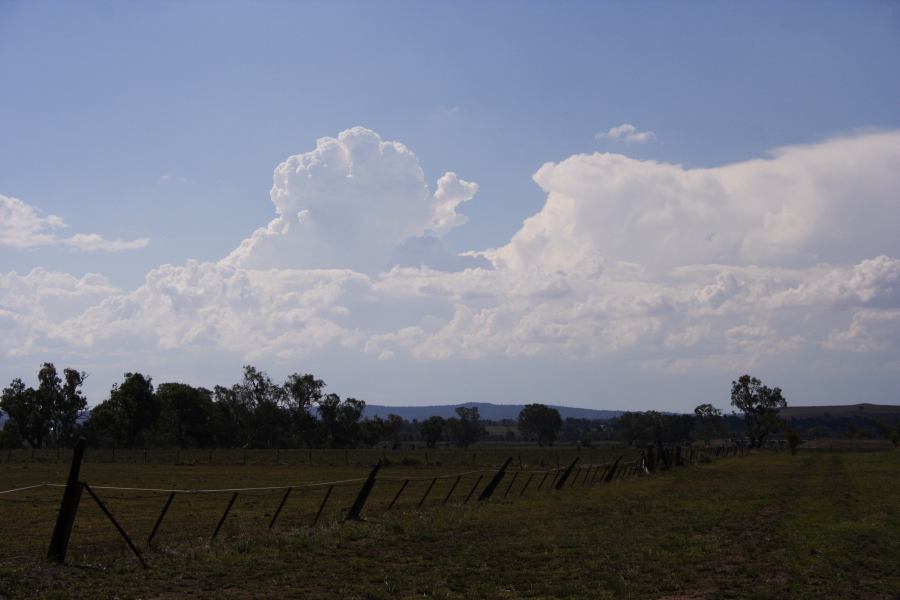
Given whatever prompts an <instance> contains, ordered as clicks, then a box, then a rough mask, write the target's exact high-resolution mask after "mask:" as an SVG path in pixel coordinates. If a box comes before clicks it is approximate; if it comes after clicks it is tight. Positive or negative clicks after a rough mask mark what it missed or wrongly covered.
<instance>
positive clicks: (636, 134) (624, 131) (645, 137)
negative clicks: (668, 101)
mask: <svg viewBox="0 0 900 600" xmlns="http://www.w3.org/2000/svg"><path fill="white" fill-rule="evenodd" d="M594 139H597V140H604V139H606V140H614V141H621V142H626V143H628V144H643V143H646V142H652V141H653V140H655V139H656V134H655V133H653V132H652V131H638V129H637V127H635V126H634V125H632V124H631V123H622V124H621V125H618V126H616V127H613V128H612V129H610V130H609V131H606V132H602V131H601V132H599V133H596V134H595V135H594Z"/></svg>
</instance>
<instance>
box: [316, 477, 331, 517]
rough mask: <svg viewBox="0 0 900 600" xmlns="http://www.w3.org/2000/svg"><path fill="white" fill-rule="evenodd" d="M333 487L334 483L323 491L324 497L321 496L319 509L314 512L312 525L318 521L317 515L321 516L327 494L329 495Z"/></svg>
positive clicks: (326, 500)
mask: <svg viewBox="0 0 900 600" xmlns="http://www.w3.org/2000/svg"><path fill="white" fill-rule="evenodd" d="M333 489H334V484H332V485H329V486H328V491H327V492H325V497H324V498H322V504H320V505H319V511H318V512H317V513H316V518H315V519H313V525H315V524H316V523H318V522H319V517H320V516H322V511H323V510H324V509H325V503H326V502H328V498H329V496H331V491H332V490H333Z"/></svg>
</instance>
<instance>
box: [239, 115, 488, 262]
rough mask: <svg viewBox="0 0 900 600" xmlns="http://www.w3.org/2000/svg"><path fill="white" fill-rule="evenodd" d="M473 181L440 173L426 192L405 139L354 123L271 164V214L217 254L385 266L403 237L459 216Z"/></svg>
mask: <svg viewBox="0 0 900 600" xmlns="http://www.w3.org/2000/svg"><path fill="white" fill-rule="evenodd" d="M477 190H478V186H477V185H475V184H474V183H469V182H467V181H463V180H461V179H459V178H458V177H457V176H456V174H455V173H449V172H448V173H445V174H444V175H443V176H442V177H441V178H440V179H438V182H437V190H436V191H435V192H434V193H432V192H431V191H430V190H429V188H428V186H427V185H426V183H425V176H424V174H423V172H422V169H421V167H420V166H419V162H418V159H417V158H416V156H415V154H413V153H412V152H411V151H410V150H409V149H408V148H407V147H406V146H404V145H403V144H400V143H398V142H389V141H384V140H382V139H381V137H380V136H379V135H378V134H376V133H375V132H374V131H371V130H368V129H365V128H362V127H354V128H353V129H348V130H346V131H343V132H341V133H340V134H339V135H338V136H337V138H331V137H325V138H321V139H319V140H318V141H317V142H316V148H315V149H314V150H311V151H310V152H307V153H305V154H298V155H295V156H291V157H290V158H288V159H287V160H285V161H284V162H283V163H281V164H280V165H278V167H277V168H276V169H275V177H274V183H273V185H272V190H271V192H270V196H271V198H272V202H273V203H274V204H275V210H276V212H277V214H278V216H277V217H276V218H275V219H273V220H272V221H271V222H270V223H269V224H268V226H267V227H265V228H260V229H257V230H256V231H255V232H254V233H253V235H252V236H251V237H249V238H247V239H246V240H244V241H243V242H242V243H241V245H240V246H239V247H238V248H237V249H236V250H234V251H233V252H232V253H231V254H230V255H229V256H227V257H226V258H225V259H224V260H223V264H227V265H232V266H237V267H243V268H254V269H256V268H271V267H279V268H352V269H355V270H357V271H361V272H364V273H377V272H379V271H382V270H385V269H388V268H390V267H391V266H392V265H391V264H390V262H391V260H390V259H391V257H392V255H393V253H394V251H395V250H396V249H397V248H398V246H400V245H401V244H403V243H404V242H406V241H407V240H409V239H410V238H415V237H421V236H425V235H426V234H430V235H434V236H441V235H443V234H445V233H446V232H448V231H450V230H451V229H453V228H454V227H457V226H459V225H461V224H463V223H465V222H466V218H465V216H463V215H461V214H459V213H458V212H457V208H458V207H459V205H460V204H462V203H463V202H467V201H468V200H470V199H471V198H472V197H473V196H474V195H475V193H476V191H477Z"/></svg>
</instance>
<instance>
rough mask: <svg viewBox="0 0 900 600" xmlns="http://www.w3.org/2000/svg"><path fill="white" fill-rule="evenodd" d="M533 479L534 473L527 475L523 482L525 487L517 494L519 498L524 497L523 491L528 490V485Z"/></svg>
mask: <svg viewBox="0 0 900 600" xmlns="http://www.w3.org/2000/svg"><path fill="white" fill-rule="evenodd" d="M532 479H534V473H531V474H529V475H528V479H526V480H525V485H523V486H522V491H521V492H519V495H520V496H524V495H525V490H527V489H528V484H529V483H531V480H532Z"/></svg>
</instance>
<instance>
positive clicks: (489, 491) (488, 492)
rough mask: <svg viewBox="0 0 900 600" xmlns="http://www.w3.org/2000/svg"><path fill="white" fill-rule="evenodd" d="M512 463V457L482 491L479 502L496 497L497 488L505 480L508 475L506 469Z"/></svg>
mask: <svg viewBox="0 0 900 600" xmlns="http://www.w3.org/2000/svg"><path fill="white" fill-rule="evenodd" d="M511 462H512V456H510V457H509V458H507V459H506V462H504V463H503V465H502V466H501V467H500V468H499V469H498V470H497V472H496V473H495V474H494V477H493V479H491V480H490V481H489V482H488V484H487V485H486V486H485V487H484V489H483V490H482V491H481V495H480V496H479V497H478V501H479V502H484V501H485V500H489V499H490V498H491V496H493V495H494V490H495V489H497V486H498V485H499V484H500V480H501V479H503V476H504V475H505V474H506V467H508V466H509V463H511Z"/></svg>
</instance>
